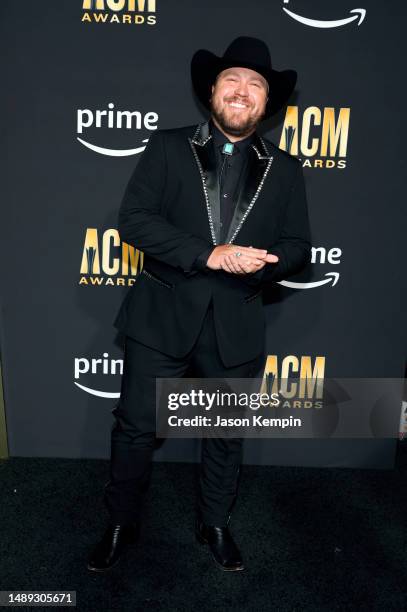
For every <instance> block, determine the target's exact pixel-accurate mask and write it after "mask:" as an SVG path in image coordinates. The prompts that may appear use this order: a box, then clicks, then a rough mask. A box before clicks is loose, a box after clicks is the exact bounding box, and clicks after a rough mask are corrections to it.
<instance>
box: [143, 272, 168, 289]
mask: <svg viewBox="0 0 407 612" xmlns="http://www.w3.org/2000/svg"><path fill="white" fill-rule="evenodd" d="M141 274H144V276H146V277H147V278H148V279H150V280H152V281H154V282H155V283H157V284H158V285H162V286H163V287H166V288H167V289H174V285H173V284H172V283H169V282H167V281H165V280H164V279H162V278H160V277H159V276H157V275H156V274H152V272H149V271H148V270H146V269H145V268H143V269H142V271H141Z"/></svg>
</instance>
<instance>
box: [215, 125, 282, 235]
mask: <svg viewBox="0 0 407 612" xmlns="http://www.w3.org/2000/svg"><path fill="white" fill-rule="evenodd" d="M272 163H273V157H272V156H271V155H270V154H269V152H268V150H267V147H266V145H265V143H264V141H263V139H262V138H261V137H260V136H258V134H255V138H254V142H253V144H252V145H251V147H250V151H249V158H248V160H247V165H246V171H245V177H244V180H243V181H242V182H241V188H240V190H239V194H238V200H237V203H236V207H235V211H234V213H233V218H232V221H231V223H230V226H229V230H228V233H227V236H226V243H232V242H233V241H234V239H235V238H236V236H237V234H238V232H239V231H240V230H241V228H242V225H243V223H244V222H245V221H246V219H247V216H248V214H249V212H250V211H251V209H252V208H253V206H254V204H255V202H256V200H257V198H258V197H259V194H260V191H261V189H262V187H263V183H264V181H265V179H266V176H267V174H268V172H269V170H270V167H271V164H272Z"/></svg>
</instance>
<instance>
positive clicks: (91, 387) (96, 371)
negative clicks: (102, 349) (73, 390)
mask: <svg viewBox="0 0 407 612" xmlns="http://www.w3.org/2000/svg"><path fill="white" fill-rule="evenodd" d="M122 375H123V359H111V358H110V357H109V353H103V355H102V358H92V359H88V358H87V357H75V359H74V379H75V380H74V384H75V385H76V386H77V387H78V388H79V389H81V391H84V392H85V393H89V395H95V396H96V397H103V398H105V399H116V398H118V397H120V392H117V391H104V390H103V387H105V386H106V384H105V382H104V379H105V378H106V376H108V377H112V376H114V377H116V381H117V382H116V385H117V386H118V387H119V388H120V380H117V379H118V377H121V376H122ZM81 376H86V379H87V381H88V380H90V377H92V379H93V380H92V382H91V383H90V382H87V384H86V385H84V384H81V383H79V382H78V381H79V379H80V377H81ZM100 387H102V388H100Z"/></svg>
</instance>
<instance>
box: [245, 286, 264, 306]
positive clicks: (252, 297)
mask: <svg viewBox="0 0 407 612" xmlns="http://www.w3.org/2000/svg"><path fill="white" fill-rule="evenodd" d="M261 292H262V290H261V289H258V290H257V291H256V292H255V293H251V294H250V295H246V297H245V298H244V301H245V302H246V304H247V302H251V301H252V300H255V299H256V297H257V296H259V295H261Z"/></svg>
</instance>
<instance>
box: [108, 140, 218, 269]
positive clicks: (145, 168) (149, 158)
mask: <svg viewBox="0 0 407 612" xmlns="http://www.w3.org/2000/svg"><path fill="white" fill-rule="evenodd" d="M166 182H167V160H166V154H165V145H164V137H163V134H162V133H161V132H159V131H157V132H154V133H153V134H152V135H151V137H150V139H149V142H148V144H147V147H146V149H145V151H144V152H143V154H142V156H141V159H140V161H139V162H138V164H137V167H136V169H135V170H134V172H133V174H132V176H131V177H130V181H129V183H128V185H127V188H126V191H125V194H124V197H123V200H122V203H121V206H120V210H119V222H118V229H119V234H120V238H121V240H122V241H123V242H127V243H128V244H130V245H132V246H134V247H135V248H137V249H140V250H141V251H143V252H144V253H145V254H146V255H149V256H151V257H153V258H155V259H158V260H160V261H164V262H165V263H167V264H169V265H171V266H174V267H175V268H178V269H180V270H182V271H183V272H184V273H190V272H191V271H193V269H194V263H195V260H196V258H197V257H198V256H199V255H200V254H201V253H202V252H203V251H204V250H205V249H207V248H208V247H209V246H210V243H209V242H208V241H206V240H204V239H203V238H199V237H198V236H194V235H193V234H190V233H188V232H185V231H182V230H180V229H178V228H177V227H176V226H175V225H172V224H171V223H169V222H168V221H167V220H166V219H165V217H163V216H162V215H161V205H162V201H163V198H164V195H165V187H166Z"/></svg>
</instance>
